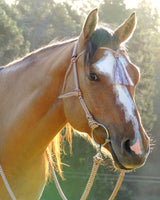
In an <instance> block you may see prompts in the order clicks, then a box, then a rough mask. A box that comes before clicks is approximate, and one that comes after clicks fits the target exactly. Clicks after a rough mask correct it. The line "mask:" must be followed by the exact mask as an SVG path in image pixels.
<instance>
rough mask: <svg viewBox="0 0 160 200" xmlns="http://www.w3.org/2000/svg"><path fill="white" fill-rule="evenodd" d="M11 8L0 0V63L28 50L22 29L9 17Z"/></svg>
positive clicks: (4, 62)
mask: <svg viewBox="0 0 160 200" xmlns="http://www.w3.org/2000/svg"><path fill="white" fill-rule="evenodd" d="M12 14H13V11H12V9H11V8H10V7H9V6H8V5H7V4H6V3H5V1H4V0H0V19H1V20H0V44H1V45H0V65H5V64H7V63H8V62H10V61H12V60H13V59H15V58H17V57H21V56H22V55H24V54H26V52H27V51H28V47H29V43H28V42H27V41H25V40H24V38H23V35H22V30H21V29H19V28H18V26H17V23H16V21H15V20H13V19H12V18H11V15H12Z"/></svg>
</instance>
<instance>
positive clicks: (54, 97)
mask: <svg viewBox="0 0 160 200" xmlns="http://www.w3.org/2000/svg"><path fill="white" fill-rule="evenodd" d="M73 46H74V42H70V43H67V44H64V45H60V46H58V47H55V48H53V50H51V49H48V50H47V49H46V50H45V53H44V52H43V53H40V52H37V53H35V54H34V55H30V56H31V59H33V60H32V62H29V61H28V60H23V61H20V62H18V63H17V64H14V65H13V66H11V67H8V68H6V69H5V70H4V73H3V74H2V79H1V81H0V82H1V84H2V83H3V82H4V83H5V84H4V83H3V85H1V88H2V92H1V95H2V96H3V95H4V94H5V93H6V89H7V88H10V89H9V91H8V93H7V95H5V98H4V101H3V103H2V104H1V106H0V109H1V111H2V112H1V114H0V119H2V120H1V122H0V125H1V131H2V133H3V134H0V138H1V140H0V141H1V142H0V154H1V155H2V151H3V149H5V150H6V151H5V154H4V157H5V159H6V157H7V155H10V158H12V159H14V156H13V154H14V155H16V157H17V155H18V152H22V153H23V154H28V157H29V156H30V155H31V154H32V155H34V154H37V153H39V154H42V153H43V152H44V150H45V149H46V147H47V146H48V144H49V142H50V141H51V140H52V139H53V137H54V136H55V135H56V134H57V133H58V131H60V129H62V128H63V126H64V125H65V123H66V118H65V114H64V110H63V103H62V100H59V99H58V96H59V95H60V93H61V90H62V86H63V81H64V76H65V73H66V70H67V67H68V66H69V63H70V58H71V55H72V50H73ZM23 62H24V63H23ZM27 62H28V63H29V64H27ZM23 65H25V66H23ZM4 79H5V81H4ZM6 80H7V81H6ZM6 121H7V123H6ZM2 135H3V138H2ZM8 139H9V140H8ZM6 143H7V144H8V145H7V147H8V148H7V149H6V147H4V146H5V145H6ZM15 145H16V146H15ZM26 157H27V155H26ZM1 158H2V157H1Z"/></svg>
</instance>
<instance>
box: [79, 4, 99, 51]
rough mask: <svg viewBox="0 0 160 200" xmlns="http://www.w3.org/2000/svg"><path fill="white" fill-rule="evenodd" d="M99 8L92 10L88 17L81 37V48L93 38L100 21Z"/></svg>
mask: <svg viewBox="0 0 160 200" xmlns="http://www.w3.org/2000/svg"><path fill="white" fill-rule="evenodd" d="M97 13H98V9H97V8H96V9H94V10H92V11H91V12H90V13H89V15H88V16H87V18H86V21H85V23H84V25H83V28H82V32H81V34H80V37H79V45H78V46H79V48H80V49H82V48H83V47H84V45H85V44H86V42H87V41H88V40H89V39H90V38H91V36H92V34H93V32H94V30H95V27H96V25H97V21H98V15H97Z"/></svg>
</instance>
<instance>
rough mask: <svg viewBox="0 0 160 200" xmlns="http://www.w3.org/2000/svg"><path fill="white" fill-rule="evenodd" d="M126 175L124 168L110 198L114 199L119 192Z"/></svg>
mask: <svg viewBox="0 0 160 200" xmlns="http://www.w3.org/2000/svg"><path fill="white" fill-rule="evenodd" d="M124 175H125V171H124V170H122V171H121V173H120V175H119V178H118V180H117V183H116V186H115V188H114V190H113V192H112V194H111V196H110V198H109V199H108V200H113V199H114V198H115V196H116V194H117V193H118V190H119V188H120V186H121V184H122V181H123V178H124Z"/></svg>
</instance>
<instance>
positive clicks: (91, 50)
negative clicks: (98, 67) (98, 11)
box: [85, 28, 119, 66]
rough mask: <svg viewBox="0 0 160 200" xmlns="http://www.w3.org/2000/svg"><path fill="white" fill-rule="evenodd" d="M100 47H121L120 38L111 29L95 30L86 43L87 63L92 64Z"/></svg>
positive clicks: (115, 48)
mask: <svg viewBox="0 0 160 200" xmlns="http://www.w3.org/2000/svg"><path fill="white" fill-rule="evenodd" d="M99 47H108V48H111V49H113V50H117V49H118V48H119V42H118V39H117V37H116V35H115V34H114V32H113V31H112V30H111V29H104V28H99V29H96V30H95V32H94V33H93V35H92V37H91V39H90V40H89V41H88V42H87V45H86V53H85V65H87V66H90V65H91V64H92V60H93V57H94V55H95V52H96V50H97V49H98V48H99Z"/></svg>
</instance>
